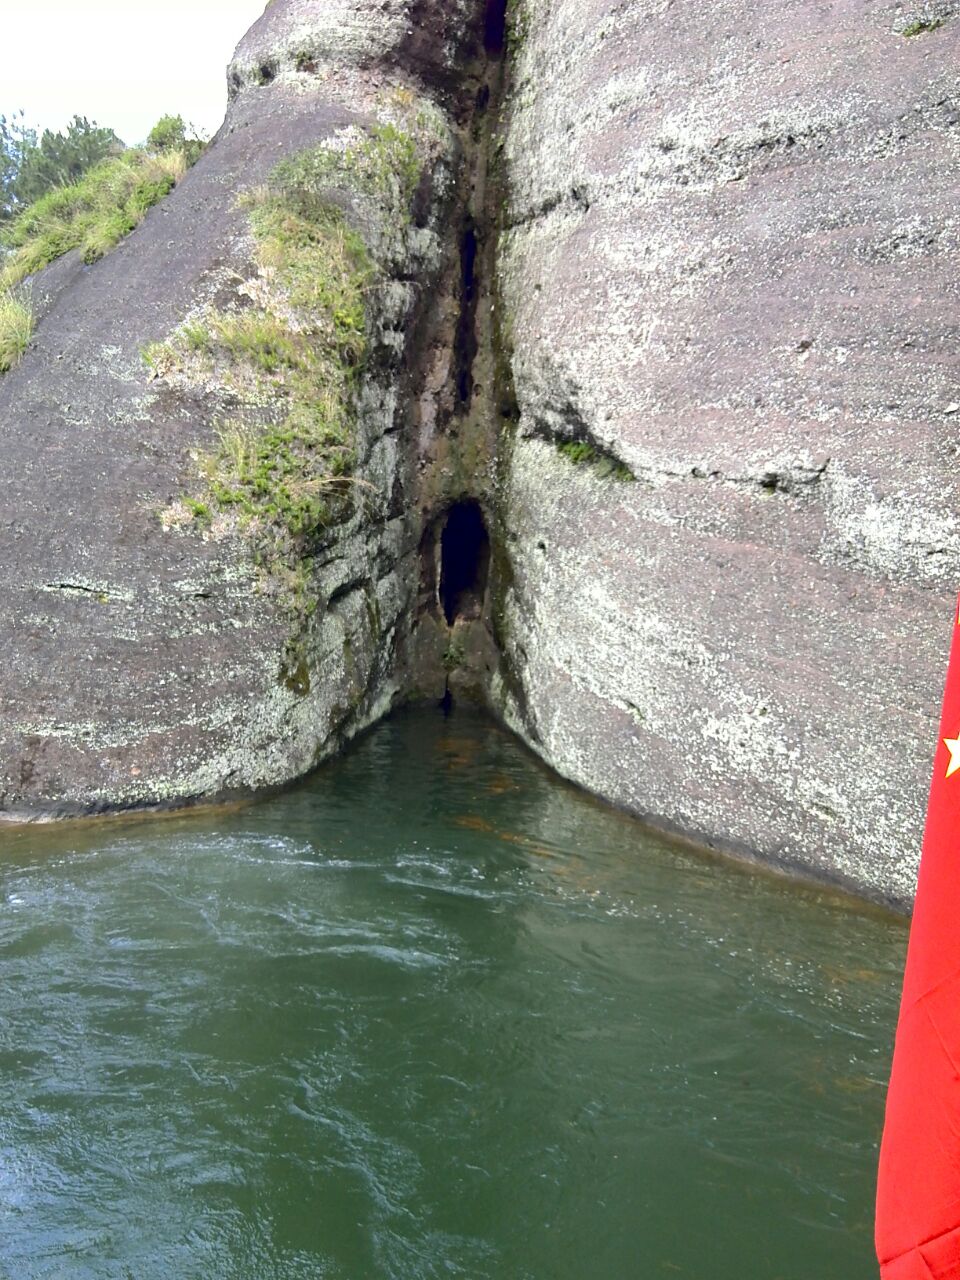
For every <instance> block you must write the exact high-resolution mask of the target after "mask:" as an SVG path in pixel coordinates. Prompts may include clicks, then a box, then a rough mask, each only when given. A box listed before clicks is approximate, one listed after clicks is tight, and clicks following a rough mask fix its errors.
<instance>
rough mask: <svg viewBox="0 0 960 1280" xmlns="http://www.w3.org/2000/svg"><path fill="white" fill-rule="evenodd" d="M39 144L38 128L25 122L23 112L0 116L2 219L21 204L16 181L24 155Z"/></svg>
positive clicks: (7, 216) (0, 204) (0, 203)
mask: <svg viewBox="0 0 960 1280" xmlns="http://www.w3.org/2000/svg"><path fill="white" fill-rule="evenodd" d="M36 145H37V134H36V130H34V129H28V128H27V126H26V125H25V124H24V120H23V112H22V111H15V112H14V114H13V115H12V116H0V221H3V220H4V219H6V218H10V217H12V215H13V214H14V213H15V211H16V209H17V208H18V206H19V201H18V199H17V194H16V183H17V178H18V177H19V174H20V170H21V168H22V166H23V160H24V156H25V155H28V154H29V153H30V152H31V151H32V150H34V149H35V148H36Z"/></svg>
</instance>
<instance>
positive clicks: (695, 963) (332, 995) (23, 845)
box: [0, 713, 905, 1280]
mask: <svg viewBox="0 0 960 1280" xmlns="http://www.w3.org/2000/svg"><path fill="white" fill-rule="evenodd" d="M0 843H2V850H3V855H4V856H3V859H2V861H0V972H2V979H3V980H2V984H0V1084H2V1095H0V1096H2V1097H3V1100H4V1101H3V1105H2V1108H0V1274H2V1275H3V1276H4V1277H9V1280H35V1278H37V1280H39V1278H40V1277H43V1278H44V1280H47V1278H48V1277H49V1278H51V1280H52V1278H54V1277H56V1278H57V1280H60V1278H61V1277H62V1278H67V1277H69V1278H70V1280H73V1278H77V1280H87V1278H89V1280H94V1278H96V1280H113V1278H114V1277H116V1278H117V1280H180V1278H190V1280H193V1278H196V1280H219V1278H221V1277H222V1278H224V1280H226V1278H229V1280H300V1278H301V1277H303V1278H304V1280H305V1278H306V1277H310V1280H317V1278H329V1280H368V1278H377V1277H385V1278H390V1280H394V1278H396V1280H421V1278H423V1277H434V1276H436V1277H441V1276H442V1277H449V1276H463V1277H468V1278H469V1280H482V1278H484V1277H490V1278H491V1280H493V1278H494V1277H495V1278H496V1280H526V1278H528V1277H529V1278H530V1280H534V1278H536V1280H592V1278H593V1277H596V1278H597V1280H614V1278H616V1280H619V1278H621V1277H623V1278H625V1280H626V1278H628V1277H629V1278H633V1277H638V1278H643V1280H646V1278H647V1277H658V1276H664V1277H684V1276H686V1277H696V1278H697V1280H704V1278H705V1277H707V1278H709V1280H744V1278H745V1277H756V1278H757V1280H859V1278H860V1277H863V1280H867V1277H871V1278H872V1277H873V1275H874V1267H873V1263H872V1253H871V1243H870V1238H871V1213H872V1194H873V1171H874V1164H875V1158H876V1142H877V1138H878V1133H879V1127H880V1122H881V1111H882V1095H883V1084H884V1080H885V1075H886V1070H887V1065H888V1053H889V1044H890V1040H891V1035H892V1027H893V1023H894V1018H895V1012H896V999H897V991H898V983H899V976H900V966H901V963H902V953H903V950H904V944H905V932H904V929H903V926H902V925H900V924H899V923H897V922H895V921H890V920H888V919H886V918H884V917H882V916H880V915H878V914H876V913H870V912H868V911H859V910H857V909H855V908H853V907H852V906H851V904H849V903H846V902H843V901H841V900H838V899H835V898H832V897H831V896H829V895H826V894H818V893H815V892H812V891H810V890H807V889H802V888H797V887H796V886H792V885H789V884H787V883H785V882H780V881H777V880H774V879H772V878H769V877H766V876H763V875H758V874H756V873H748V872H745V871H743V870H740V869H739V868H735V867H731V866H730V865H728V864H725V863H722V862H713V861H709V860H705V859H701V858H699V857H697V856H695V855H693V854H690V853H687V852H684V851H679V852H678V851H677V850H675V849H671V848H669V847H668V846H667V845H665V844H664V843H663V842H661V841H659V840H657V839H656V838H652V837H651V836H650V835H649V834H647V833H645V832H644V831H643V830H642V829H640V828H638V826H637V825H636V824H635V823H633V822H631V821H630V820H629V819H627V818H625V817H623V816H621V815H618V814H616V813H612V812H610V811H608V810H606V809H604V808H603V807H602V806H600V805H598V804H596V803H595V802H593V801H592V800H590V799H589V798H587V797H584V796H582V795H579V794H577V793H576V792H575V791H573V790H572V789H571V788H569V787H567V786H565V785H563V784H561V783H559V782H557V781H556V780H555V779H553V778H551V777H550V776H549V775H547V774H546V773H545V771H543V770H542V769H541V768H540V767H539V765H537V764H536V763H535V762H534V761H532V760H531V759H530V758H529V757H528V756H527V755H526V754H525V753H524V752H523V751H522V749H521V748H520V747H519V746H518V745H517V744H516V743H514V742H513V741H512V740H511V739H509V738H507V737H505V736H504V735H502V734H501V733H500V732H498V731H497V730H496V729H495V728H494V727H493V726H492V725H490V724H489V723H488V722H486V721H484V720H480V719H473V718H471V717H469V716H464V715H460V714H458V715H456V716H454V717H453V718H452V719H451V720H449V721H444V720H443V719H442V718H440V717H439V716H435V715H433V714H428V713H410V714H407V715H403V716H400V717H397V718H396V719H394V720H393V721H391V722H390V723H388V724H386V725H384V726H382V727H381V728H379V729H377V730H376V731H375V732H374V733H372V734H371V735H369V736H368V737H367V738H365V739H364V740H363V741H362V742H361V743H360V744H358V745H357V746H356V747H355V748H354V749H353V751H351V752H350V753H349V754H348V755H347V757H346V758H344V759H343V760H340V761H337V762H335V763H334V764H332V765H330V766H328V767H327V768H325V769H324V770H323V771H321V772H320V773H319V774H318V775H317V776H316V777H315V778H313V779H312V780H311V781H310V782H309V783H307V784H306V785H304V786H302V787H300V788H298V789H297V790H295V791H293V792H291V793H289V794H286V795H284V796H282V797H279V798H277V799H274V800H271V801H268V802H265V803H262V804H259V805H253V806H249V807H247V808H244V809H238V810H234V811H223V810H221V811H217V812H209V813H204V814H192V815H183V816H176V817H167V818H163V819H151V820H147V819H142V820H136V821H131V820H126V821H121V822H116V823H112V824H110V823H97V824H89V825H87V826H83V825H79V826H72V827H70V828H67V827H62V828H57V829H34V830H18V831H3V832H0Z"/></svg>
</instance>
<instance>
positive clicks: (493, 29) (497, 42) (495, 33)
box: [483, 0, 507, 58]
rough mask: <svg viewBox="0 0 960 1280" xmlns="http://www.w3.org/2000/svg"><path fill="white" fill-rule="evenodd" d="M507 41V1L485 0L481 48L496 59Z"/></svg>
mask: <svg viewBox="0 0 960 1280" xmlns="http://www.w3.org/2000/svg"><path fill="white" fill-rule="evenodd" d="M506 41H507V0H487V8H486V13H485V14H484V19H483V47H484V49H486V51H487V53H488V54H489V55H490V56H491V57H494V58H498V57H499V56H500V54H502V53H503V47H504V45H505V44H506Z"/></svg>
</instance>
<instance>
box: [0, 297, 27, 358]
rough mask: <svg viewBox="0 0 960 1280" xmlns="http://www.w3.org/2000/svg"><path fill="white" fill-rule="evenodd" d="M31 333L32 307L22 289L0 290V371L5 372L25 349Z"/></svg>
mask: <svg viewBox="0 0 960 1280" xmlns="http://www.w3.org/2000/svg"><path fill="white" fill-rule="evenodd" d="M32 334H33V307H32V306H31V304H30V297H29V294H27V293H26V292H24V290H22V289H16V290H14V289H6V290H2V291H0V373H6V372H7V371H8V370H10V369H12V368H13V367H14V365H16V364H19V362H20V358H21V356H22V355H23V353H24V351H26V349H27V344H28V343H29V341H30V338H31V335H32Z"/></svg>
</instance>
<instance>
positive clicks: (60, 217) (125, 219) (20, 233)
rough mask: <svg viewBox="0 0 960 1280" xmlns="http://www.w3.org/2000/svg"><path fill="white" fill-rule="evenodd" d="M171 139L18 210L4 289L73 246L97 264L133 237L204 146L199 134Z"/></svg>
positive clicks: (8, 242)
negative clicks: (179, 142) (173, 141)
mask: <svg viewBox="0 0 960 1280" xmlns="http://www.w3.org/2000/svg"><path fill="white" fill-rule="evenodd" d="M168 119H169V118H165V121H166V120H168ZM178 120H179V118H176V120H175V123H176V122H177V121H178ZM165 121H161V122H160V123H161V124H164V123H165ZM168 142H169V139H167V142H165V145H164V146H163V147H162V148H159V149H151V148H149V147H148V148H133V149H131V150H129V151H124V152H123V153H122V154H120V155H116V156H109V157H108V158H107V159H106V160H101V161H100V163H99V164H97V165H94V167H93V168H92V169H89V170H88V171H87V172H86V173H85V174H84V175H83V177H82V178H80V179H79V180H78V181H77V182H73V183H70V184H69V185H67V186H62V187H55V188H54V189H53V190H52V191H48V192H47V193H46V194H45V195H43V196H41V197H40V199H39V200H36V201H34V203H33V204H31V205H29V206H28V207H27V208H26V209H24V210H23V211H22V212H21V213H20V214H18V215H17V217H15V218H14V219H13V220H12V221H11V222H10V223H9V224H8V225H7V226H5V227H4V228H3V231H2V233H0V244H2V246H3V248H4V249H5V250H6V251H7V252H6V254H5V256H4V257H3V259H2V262H0V288H3V289H9V288H11V287H12V286H13V285H15V284H17V283H19V281H21V280H23V279H25V278H26V277H27V276H31V275H33V274H34V273H35V272H37V271H40V270H42V269H43V268H44V267H46V266H49V264H50V263H51V262H54V261H55V260H56V259H57V258H59V257H62V256H63V254H65V253H69V251H70V250H71V249H79V250H80V252H81V255H82V257H83V260H84V262H96V261H97V260H98V259H99V258H102V257H103V256H104V254H106V253H108V252H109V251H110V250H111V249H112V248H113V247H114V245H116V244H118V243H119V241H120V240H122V239H123V237H124V236H126V235H129V233H130V232H131V231H133V229H134V228H135V227H137V226H139V224H140V223H141V222H142V221H143V218H144V216H145V215H146V213H147V210H148V209H150V208H152V207H153V205H155V204H157V203H159V201H160V200H162V199H163V197H164V196H165V195H167V193H168V192H169V191H170V190H171V189H172V188H173V187H174V186H176V184H177V183H178V182H179V181H180V179H181V178H182V177H183V175H184V174H185V173H186V171H187V169H188V168H189V166H190V164H191V163H192V162H193V161H194V160H195V159H196V158H197V156H198V155H199V153H200V149H201V147H202V144H201V143H200V142H199V141H198V140H197V139H195V138H193V139H186V140H185V141H184V145H182V146H173V145H168Z"/></svg>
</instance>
